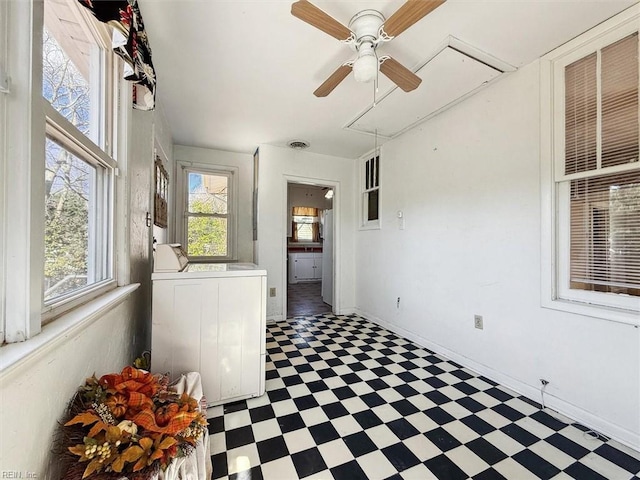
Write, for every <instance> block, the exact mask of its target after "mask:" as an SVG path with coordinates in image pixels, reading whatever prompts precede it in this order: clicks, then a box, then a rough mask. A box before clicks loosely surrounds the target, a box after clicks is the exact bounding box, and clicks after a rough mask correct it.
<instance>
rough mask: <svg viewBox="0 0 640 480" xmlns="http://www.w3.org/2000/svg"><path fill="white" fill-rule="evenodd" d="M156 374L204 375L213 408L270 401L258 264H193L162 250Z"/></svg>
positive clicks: (156, 294) (156, 292) (157, 272)
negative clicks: (254, 399)
mask: <svg viewBox="0 0 640 480" xmlns="http://www.w3.org/2000/svg"><path fill="white" fill-rule="evenodd" d="M151 279H152V283H153V304H152V309H153V310H152V332H151V349H152V350H151V369H152V371H153V372H154V373H167V372H168V373H169V374H170V376H171V378H172V379H173V378H176V377H177V376H179V375H180V374H182V373H185V372H189V371H197V372H200V375H201V378H202V387H203V390H204V394H205V396H206V398H207V403H208V405H209V406H212V405H218V404H222V403H228V402H232V401H236V400H241V399H244V398H249V397H256V396H260V395H262V394H264V390H265V357H266V343H265V342H266V300H267V272H266V270H263V269H260V268H258V267H257V266H256V265H254V264H252V263H224V264H221V263H201V264H199V263H189V262H188V258H187V256H186V255H185V254H184V252H183V251H182V250H181V249H180V247H179V246H178V245H166V246H165V245H157V246H156V254H155V263H154V273H153V274H152V277H151Z"/></svg>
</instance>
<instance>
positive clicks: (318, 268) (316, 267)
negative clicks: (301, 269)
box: [313, 253, 322, 280]
mask: <svg viewBox="0 0 640 480" xmlns="http://www.w3.org/2000/svg"><path fill="white" fill-rule="evenodd" d="M313 279H314V280H322V254H321V253H314V254H313Z"/></svg>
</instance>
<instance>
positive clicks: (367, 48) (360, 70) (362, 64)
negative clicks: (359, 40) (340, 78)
mask: <svg viewBox="0 0 640 480" xmlns="http://www.w3.org/2000/svg"><path fill="white" fill-rule="evenodd" d="M358 53H359V54H358V58H357V59H356V61H355V62H353V77H354V78H355V79H356V82H362V83H368V82H371V81H372V80H374V79H375V78H376V75H377V74H378V57H377V56H376V52H375V50H374V47H373V45H372V44H371V43H363V44H362V45H361V46H360V50H359V52H358Z"/></svg>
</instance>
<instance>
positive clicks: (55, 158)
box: [42, 0, 117, 318]
mask: <svg viewBox="0 0 640 480" xmlns="http://www.w3.org/2000/svg"><path fill="white" fill-rule="evenodd" d="M109 44H110V32H109V31H108V27H106V26H105V25H104V24H101V23H99V22H97V21H96V20H95V19H94V18H93V17H92V15H91V14H90V13H88V12H86V11H85V10H84V9H83V8H82V7H80V6H79V4H78V2H77V1H72V0H68V1H58V0H55V1H54V0H45V2H44V28H43V41H42V95H43V97H44V100H45V101H44V114H45V121H46V139H45V158H44V159H43V160H44V179H43V183H44V206H43V208H44V219H45V222H44V257H45V258H44V276H43V301H44V305H43V312H44V318H47V316H53V315H56V314H57V313H58V312H60V311H62V310H65V309H66V308H68V306H71V305H74V304H76V303H79V302H82V301H85V300H86V298H87V295H95V294H97V293H99V292H101V291H103V290H104V289H105V288H109V287H110V286H112V285H113V284H114V265H113V259H114V254H113V250H114V248H113V242H114V240H113V239H114V232H113V208H114V176H115V175H114V173H115V169H116V161H115V159H114V152H113V146H114V144H115V142H114V137H113V128H112V126H113V123H114V122H113V119H114V118H115V115H114V103H115V102H114V98H116V96H117V91H116V90H115V86H116V85H117V82H116V81H115V80H114V79H115V78H116V77H115V73H116V72H115V70H116V68H117V62H116V61H115V58H114V55H113V54H112V52H111V50H110V48H109Z"/></svg>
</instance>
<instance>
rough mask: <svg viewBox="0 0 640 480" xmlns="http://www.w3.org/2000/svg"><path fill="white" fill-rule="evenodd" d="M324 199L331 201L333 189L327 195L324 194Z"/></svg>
mask: <svg viewBox="0 0 640 480" xmlns="http://www.w3.org/2000/svg"><path fill="white" fill-rule="evenodd" d="M324 198H326V199H327V200H331V199H332V198H333V189H329V190H327V193H325V194H324Z"/></svg>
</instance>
